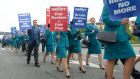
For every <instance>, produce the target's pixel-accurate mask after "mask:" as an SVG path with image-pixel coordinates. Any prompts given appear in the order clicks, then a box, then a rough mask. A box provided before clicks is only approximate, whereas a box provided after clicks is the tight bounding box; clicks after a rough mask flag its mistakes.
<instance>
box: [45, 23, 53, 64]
mask: <svg viewBox="0 0 140 79" xmlns="http://www.w3.org/2000/svg"><path fill="white" fill-rule="evenodd" d="M45 38H46V40H47V42H46V44H45V45H46V53H45V55H44V58H43V62H44V63H45V60H46V56H48V55H49V53H51V55H52V60H51V63H52V64H55V62H54V50H55V49H54V44H55V37H54V32H51V31H50V24H48V29H46V32H45Z"/></svg>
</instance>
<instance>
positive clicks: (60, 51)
mask: <svg viewBox="0 0 140 79" xmlns="http://www.w3.org/2000/svg"><path fill="white" fill-rule="evenodd" d="M56 45H57V46H56V54H57V57H58V65H57V70H58V71H60V72H62V69H61V62H63V64H64V70H65V73H66V77H67V78H69V77H70V73H69V70H68V66H67V50H68V47H69V42H68V32H57V41H56Z"/></svg>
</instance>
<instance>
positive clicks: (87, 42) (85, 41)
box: [82, 39, 90, 46]
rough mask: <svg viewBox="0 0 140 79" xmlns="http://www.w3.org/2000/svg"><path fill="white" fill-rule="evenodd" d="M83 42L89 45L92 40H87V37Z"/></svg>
mask: <svg viewBox="0 0 140 79" xmlns="http://www.w3.org/2000/svg"><path fill="white" fill-rule="evenodd" d="M82 43H83V44H84V45H86V46H89V45H90V42H89V40H87V39H83V40H82Z"/></svg>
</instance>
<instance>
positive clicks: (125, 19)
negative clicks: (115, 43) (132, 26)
mask: <svg viewBox="0 0 140 79" xmlns="http://www.w3.org/2000/svg"><path fill="white" fill-rule="evenodd" d="M128 23H129V19H128V18H123V19H122V20H121V24H123V25H125V24H128Z"/></svg>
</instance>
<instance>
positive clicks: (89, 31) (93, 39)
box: [85, 24, 101, 54]
mask: <svg viewBox="0 0 140 79" xmlns="http://www.w3.org/2000/svg"><path fill="white" fill-rule="evenodd" d="M93 30H94V32H93ZM98 32H99V30H98V29H97V27H96V26H95V25H94V24H90V25H88V26H87V27H86V33H85V34H86V36H88V40H89V42H90V43H89V46H88V54H101V44H100V42H99V41H98V40H97V34H98Z"/></svg>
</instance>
